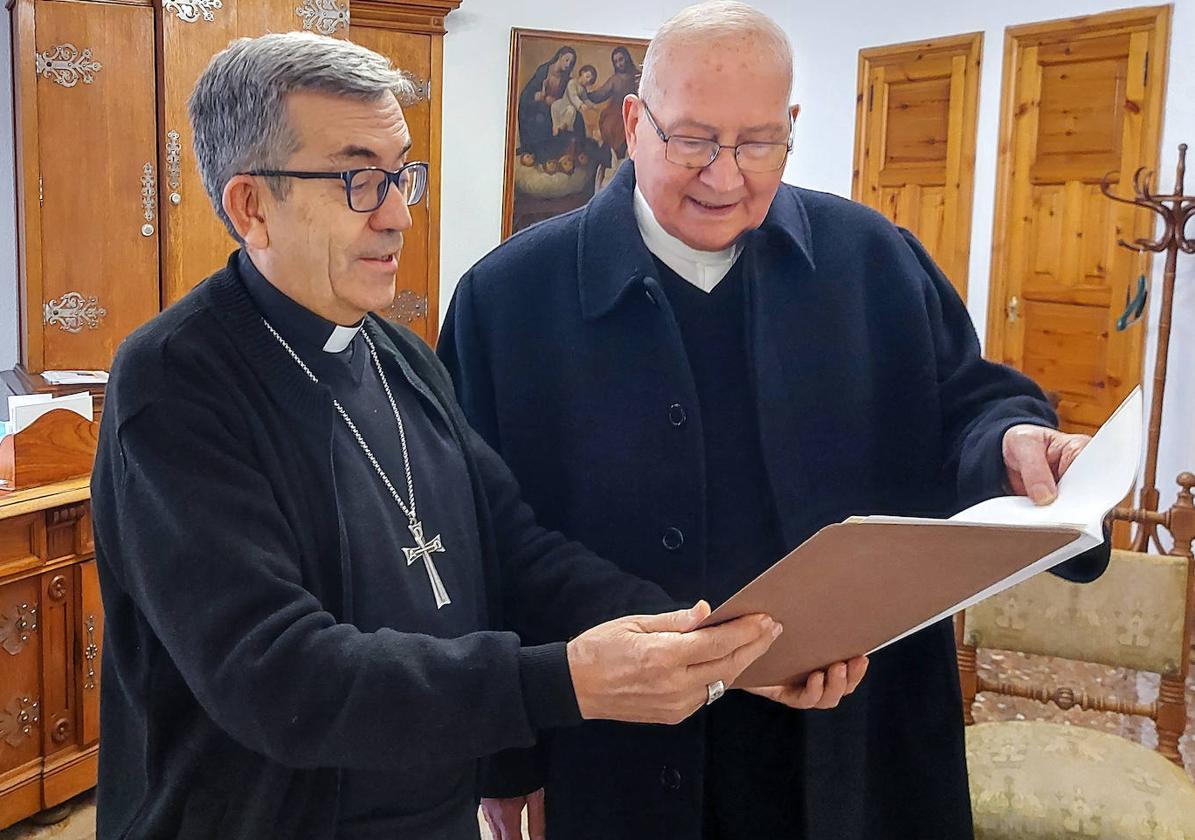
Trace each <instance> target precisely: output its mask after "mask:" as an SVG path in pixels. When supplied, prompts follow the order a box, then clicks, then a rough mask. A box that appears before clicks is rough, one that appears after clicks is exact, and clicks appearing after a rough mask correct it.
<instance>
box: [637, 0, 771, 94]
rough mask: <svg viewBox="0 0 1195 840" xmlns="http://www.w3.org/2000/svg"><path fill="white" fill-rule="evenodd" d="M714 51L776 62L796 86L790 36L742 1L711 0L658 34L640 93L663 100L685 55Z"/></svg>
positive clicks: (649, 52) (687, 11) (685, 11)
mask: <svg viewBox="0 0 1195 840" xmlns="http://www.w3.org/2000/svg"><path fill="white" fill-rule="evenodd" d="M713 47H725V48H728V49H730V50H736V51H737V50H742V51H744V52H747V53H749V54H751V55H753V56H754V57H756V58H757V59H759V60H768V61H771V60H774V61H775V62H776V66H777V67H778V68H779V69H780V70H781V72H782V73H783V75H784V76H785V77H786V78H787V79H788V86H789V89H788V90H785V91H784V97H785V98H786V99H787V97H788V95H789V93H791V88H792V74H793V54H792V45H791V44H789V41H788V36H787V35H785V34H784V30H783V29H781V28H780V27H779V26H778V25H777V24H776V22H775V21H774V20H772V19H771V18H770V17H768V16H767V15H765V14H764V13H763V12H761V11H759V10H758V9H756V8H754V7H752V6H749V5H747V4H746V3H740V2H737V0H707V2H705V3H698V4H696V5H694V6H689V7H687V8H685V9H682V10H681V11H680V12H678V13H677V14H676V15H675V16H674V17H672V19H670V20H668V21H667V22H666V23H665V24H664V25H663V26H661V27H660V28H659V30H658V31H657V32H656V34H655V37H653V38H652V40H651V44H650V45H648V48H647V56H646V57H645V58H644V60H643V76H642V79H641V81H640V83H639V95H640V96H641V97H643V98H644V99H647V100H649V101H651V100H653V99H658V98H659V95H660V94H662V93H663V92H664V91H663V88H662V86H664V85H666V84H667V80H666V77H667V67H668V65H669V63H670V62H671V61H672V60H673V59H675V58H676V57H677V55H680V54H686V53H691V52H693V51H706V50H709V49H710V48H713Z"/></svg>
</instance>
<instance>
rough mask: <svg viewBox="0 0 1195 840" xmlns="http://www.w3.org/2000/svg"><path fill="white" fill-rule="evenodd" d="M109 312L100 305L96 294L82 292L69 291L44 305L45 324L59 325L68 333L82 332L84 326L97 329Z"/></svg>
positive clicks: (48, 325)
mask: <svg viewBox="0 0 1195 840" xmlns="http://www.w3.org/2000/svg"><path fill="white" fill-rule="evenodd" d="M107 314H108V310H107V309H105V308H104V307H102V306H100V304H99V300H98V299H97V298H96V296H95V295H91V296H90V297H85V296H84V295H83V293H82V292H67V293H66V294H65V295H63V296H62V297H61V298H54V299H53V300H51V301H50V302H49V303H46V304H45V305H44V306H43V307H42V317H43V320H44V322H45V325H46V326H47V327H50V326H54V325H57V326H58V328H59V329H60V330H62V331H63V332H68V333H77V332H82V331H83V328H84V327H87V328H88V329H91V330H94V329H97V328H98V327H99V325H100V322H101V321H102V320H104V316H105V315H107Z"/></svg>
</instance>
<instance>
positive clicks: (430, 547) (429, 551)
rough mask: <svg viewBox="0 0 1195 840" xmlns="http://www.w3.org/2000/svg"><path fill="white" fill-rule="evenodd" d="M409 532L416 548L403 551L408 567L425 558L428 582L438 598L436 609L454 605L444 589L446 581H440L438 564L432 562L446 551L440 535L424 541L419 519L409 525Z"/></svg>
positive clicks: (421, 524)
mask: <svg viewBox="0 0 1195 840" xmlns="http://www.w3.org/2000/svg"><path fill="white" fill-rule="evenodd" d="M407 530H408V531H410V532H411V536H412V537H414V538H415V547H414V548H404V549H403V550H402V552H403V554H405V555H406V557H407V565H408V566H409V565H411V564H412V563H414V562H415V561H416V560H418V559H419V558H423V566H424V568H426V569H427V577H428V580H430V581H431V582H432V594H433V595H435V596H436V609H440V608H441V607H446V606H448V605H449V604H451V603H452V599H451V598H449V597H448V590H447V589H445V588H444V581H442V580H440V573H439V572H438V571H436V564H435V563H433V562H432V555H433V554H436V553H442V552H443V551H444V545H443V543H441V542H440V535H439V534H436V535H435V536H434V537H432V538H431V539H430V540H424V539H423V523H422V522H420V521H419V520H417V519H415V520H411V521H410V522H408V523H407Z"/></svg>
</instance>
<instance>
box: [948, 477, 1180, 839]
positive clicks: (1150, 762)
mask: <svg viewBox="0 0 1195 840" xmlns="http://www.w3.org/2000/svg"><path fill="white" fill-rule="evenodd" d="M1179 484H1180V485H1181V486H1182V489H1181V491H1180V493H1179V495H1178V500H1177V501H1176V503H1175V504H1174V506H1173V507H1171V508H1170V509H1169V510H1168V511H1166V512H1165V513H1150V512H1142V511H1134V510H1131V509H1118V510H1117V511H1116V513H1115V514H1114V516H1116V517H1117V518H1121V519H1135V520H1137V521H1151V522H1153V523H1154V524H1156V525H1163V526H1165V527H1167V528H1168V529H1169V530H1170V532H1171V534H1172V535H1173V536H1174V548H1173V549H1172V553H1171V554H1167V555H1158V554H1142V553H1138V552H1131V551H1121V550H1114V551H1113V552H1112V559H1111V563H1110V564H1109V566H1108V570H1107V571H1106V572H1105V573H1104V575H1103V576H1102V577H1101V578H1100V579H1099V580H1097V581H1095V582H1093V583H1088V584H1074V583H1069V582H1067V581H1064V580H1061V579H1059V578H1056V577H1054V576H1053V575H1038V576H1036V577H1034V578H1031V579H1030V580H1028V581H1025V582H1024V583H1022V584H1019V585H1018V586H1015V587H1013V588H1012V589H1009V590H1007V591H1006V592H1003V593H1001V594H1000V595H997V596H995V597H993V598H990V599H988V600H986V601H984V602H982V603H980V604H978V605H977V606H975V607H972V608H971V609H969V610H967V611H966V613H965V614H963V615H960V616H956V619H955V626H956V638H957V642H958V660H959V674H960V680H961V684H962V691H963V704H964V705H963V708H964V715H965V718H966V723H967V724H968V728H967V766H968V772H969V775H970V783H971V804H972V808H973V811H974V814H975V836H976V838H977V840H1011V838H1017V840H1039V838H1040V840H1047V838H1049V840H1069V839H1070V838H1088V839H1089V840H1195V784H1193V783H1192V782H1191V780H1190V779H1189V778H1188V777H1187V775H1186V773H1184V772H1183V768H1182V765H1181V759H1180V757H1179V753H1178V739H1179V737H1180V736H1181V735H1182V733H1183V730H1184V728H1185V726H1186V710H1185V705H1184V696H1183V689H1184V683H1185V680H1186V678H1187V673H1188V670H1189V667H1190V653H1191V644H1192V624H1193V622H1195V561H1193V560H1192V553H1191V544H1192V539H1193V538H1195V505H1193V503H1192V487H1193V486H1195V476H1192V475H1191V474H1190V473H1183V475H1181V476H1180V477H1179ZM978 648H994V649H999V650H1010V651H1020V652H1023V653H1029V654H1038V655H1043V656H1054V657H1062V658H1065V659H1072V660H1079V661H1084V662H1094V663H1101V664H1104V665H1109V666H1113V667H1122V668H1130V669H1133V670H1136V671H1150V672H1154V673H1157V674H1159V675H1160V676H1161V688H1160V691H1159V695H1158V699H1157V701H1156V702H1153V703H1138V702H1136V700H1135V699H1132V700H1130V699H1126V698H1119V699H1118V698H1113V697H1106V696H1100V695H1095V694H1089V693H1087V692H1083V691H1077V690H1075V689H1072V688H1067V687H1052V688H1046V687H1024V686H1021V685H1014V684H1012V683H1010V682H1005V681H1003V680H1000V679H995V680H989V679H986V678H985V677H983V676H980V675H979V674H978V673H977V670H976V650H977V649H978ZM981 691H994V692H998V693H1002V694H1007V695H1013V696H1017V697H1024V698H1030V699H1033V700H1037V701H1040V702H1042V703H1053V704H1055V705H1056V706H1058V707H1059V708H1061V709H1064V710H1065V709H1070V708H1075V707H1078V708H1081V709H1086V710H1093V711H1109V712H1119V713H1121V714H1130V715H1142V716H1145V717H1148V718H1151V719H1152V720H1153V721H1154V722H1155V723H1156V725H1157V730H1158V748H1157V751H1156V752H1155V751H1153V750H1150V749H1148V748H1146V747H1143V746H1141V745H1140V744H1137V743H1134V742H1131V741H1129V740H1127V739H1125V738H1121V737H1119V736H1117V735H1113V734H1110V733H1107V732H1101V731H1097V730H1095V729H1090V728H1085V727H1081V726H1070V725H1063V724H1058V723H1049V722H1046V721H1032V720H1017V721H1002V722H994V723H981V724H976V723H975V721H974V717H973V715H972V704H973V703H974V702H975V695H976V694H977V693H978V692H981Z"/></svg>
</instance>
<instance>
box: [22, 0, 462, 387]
mask: <svg viewBox="0 0 1195 840" xmlns="http://www.w3.org/2000/svg"><path fill="white" fill-rule="evenodd" d="M459 4H460V0H418V2H409V3H408V2H389V0H372V2H367V1H366V0H358V2H353V3H351V7H350V3H349V2H347V0H223V2H219V3H217V2H214V0H197V2H186V3H184V2H178V0H157V2H151V0H120V2H113V1H112V0H9V9H10V11H11V14H12V24H13V68H14V74H13V79H14V87H15V90H14V96H15V103H16V120H17V158H16V160H17V166H16V168H17V171H16V173H15V178H16V181H17V192H18V228H19V240H20V243H19V262H20V266H19V269H20V271H19V274H20V291H21V332H22V342H21V365H20V366H19V367H18V368H17V369H16V370H15V371H14V372H12V374H10V375H6V376H5V379H6V381H7V382H8V384H9V386H10V387H12V388H13V390H15V391H17V392H18V393H27V392H31V391H50V390H54V389H52V388H50V387H49V386H47V385H46V384H45V382H44V380H43V379H42V378H41V377H40V376H39V375H38V374H40V373H41V372H42V371H44V370H55V369H71V368H101V369H106V368H108V367H109V366H110V364H111V360H112V357H113V354H114V353H115V351H116V348H117V346H118V345H119V344H120V342H121V341H122V340H123V339H124V338H125V337H126V336H127V335H128V334H129V333H130V332H132V330H134V329H135V328H136V327H137V326H138V325H140V324H142V323H144V322H145V321H146V320H148V319H149V318H150V317H152V316H153V315H154V314H155V313H156V312H158V311H159V310H160V309H161V308H162V307H164V306H169V305H170V304H172V303H174V302H175V301H176V300H178V299H179V298H181V297H182V296H183V295H184V294H186V292H188V291H189V290H190V289H191V288H192V287H193V286H194V285H195V284H196V283H198V282H199V281H200V280H202V279H203V278H204V277H206V276H207V275H209V274H210V273H212V272H213V271H215V270H216V269H218V268H219V267H220V266H221V265H223V264H224V262H225V261H226V259H227V257H228V254H229V253H230V252H231V251H232V250H233V249H234V248H235V247H236V245H235V243H234V241H233V240H232V238H231V237H230V236H229V235H228V233H227V231H226V230H225V229H224V227H223V225H222V224H221V222H220V221H219V219H218V218H217V216H216V214H215V213H214V212H213V210H212V207H211V203H210V201H209V199H208V196H207V194H206V193H205V191H204V189H203V185H202V183H201V182H200V178H199V172H198V170H197V168H196V165H195V160H194V153H193V150H192V145H191V136H190V125H189V122H188V120H187V98H188V97H189V96H190V93H191V90H192V88H193V86H194V84H195V80H196V79H197V78H198V77H199V75H200V73H202V72H203V70H204V68H205V67H207V64H208V62H209V61H210V59H211V57H212V56H213V55H214V54H215V53H217V52H219V51H220V50H221V49H223V48H224V47H225V46H226V45H227V44H228V42H229V41H230V40H232V39H234V38H237V37H242V36H254V35H259V34H263V33H265V32H270V31H286V30H292V29H309V30H312V31H316V32H320V33H322V34H326V35H334V36H337V37H346V36H347V37H352V38H355V39H356V40H358V41H359V42H360V43H362V44H365V45H367V46H370V47H372V48H373V49H376V50H378V51H379V52H382V53H384V54H386V55H387V56H388V57H390V58H391V60H392V61H393V62H394V63H395V65H396V66H398V67H400V68H402V69H404V70H406V71H408V72H409V73H410V74H411V75H412V76H414V77H415V79H416V81H417V83H418V84H419V87H420V91H421V95H420V101H419V102H417V103H414V104H413V105H411V106H410V107H409V113H408V118H409V119H410V120H411V122H412V129H413V131H414V134H415V142H416V153H417V154H419V155H420V157H421V158H423V159H426V160H428V161H429V162H430V163H431V164H432V168H431V183H430V185H429V193H428V198H427V200H426V202H425V204H424V205H421V206H420V207H418V208H415V209H414V213H415V217H416V223H415V228H414V229H413V230H412V231H411V232H410V233H409V234H408V236H407V240H406V245H405V248H404V251H403V257H402V263H401V269H400V276H399V287H400V292H399V294H398V296H397V297H396V300H395V304H394V306H392V307H391V308H390V309H388V310H387V311H386V312H384V313H382V314H384V315H385V316H386V317H390V318H393V319H395V320H398V321H400V322H403V323H406V324H408V325H410V326H411V327H412V328H414V329H415V330H416V331H417V332H419V333H420V334H421V335H422V336H423V337H424V338H425V339H427V340H428V341H429V342H430V341H434V339H435V335H436V326H437V325H436V320H437V319H436V314H437V312H436V301H437V300H438V295H439V225H438V215H439V183H440V181H439V167H440V153H439V147H440V109H439V103H438V98H437V94H438V90H439V82H440V78H441V68H442V56H443V50H442V39H443V35H444V18H445V17H446V15H447V14H448V13H449V12H450V11H452V10H453V9H455V8H456V7H457V6H459Z"/></svg>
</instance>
